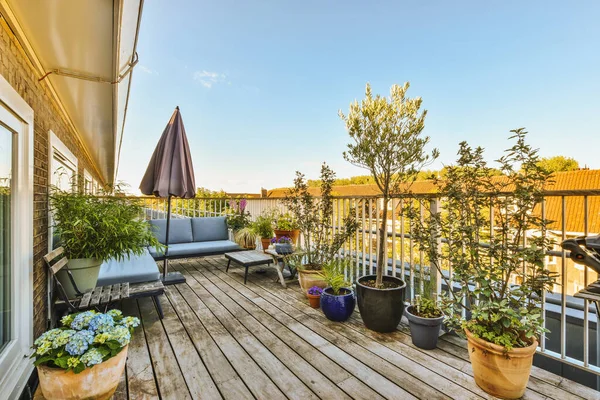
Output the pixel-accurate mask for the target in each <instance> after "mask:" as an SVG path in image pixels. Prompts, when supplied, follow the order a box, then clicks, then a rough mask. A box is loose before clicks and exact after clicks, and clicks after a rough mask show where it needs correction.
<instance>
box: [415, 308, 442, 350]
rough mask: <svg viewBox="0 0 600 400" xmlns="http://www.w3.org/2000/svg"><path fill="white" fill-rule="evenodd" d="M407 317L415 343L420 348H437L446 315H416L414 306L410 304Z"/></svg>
mask: <svg viewBox="0 0 600 400" xmlns="http://www.w3.org/2000/svg"><path fill="white" fill-rule="evenodd" d="M406 318H408V322H409V326H410V336H411V338H412V342H413V344H414V345H415V346H417V347H418V348H420V349H425V350H432V349H435V348H436V346H437V342H438V337H439V335H440V327H441V326H442V322H443V321H444V316H443V315H442V316H441V317H438V318H421V317H419V316H417V315H414V314H413V306H409V307H408V308H407V309H406Z"/></svg>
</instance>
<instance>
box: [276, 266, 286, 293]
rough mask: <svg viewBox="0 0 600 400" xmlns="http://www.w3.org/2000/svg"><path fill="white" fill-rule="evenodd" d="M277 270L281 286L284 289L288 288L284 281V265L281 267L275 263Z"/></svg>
mask: <svg viewBox="0 0 600 400" xmlns="http://www.w3.org/2000/svg"><path fill="white" fill-rule="evenodd" d="M274 264H275V269H276V270H277V275H279V282H280V283H281V286H283V287H284V288H287V286H286V284H285V279H283V265H282V266H281V267H280V266H279V265H280V264H279V262H275V263H274Z"/></svg>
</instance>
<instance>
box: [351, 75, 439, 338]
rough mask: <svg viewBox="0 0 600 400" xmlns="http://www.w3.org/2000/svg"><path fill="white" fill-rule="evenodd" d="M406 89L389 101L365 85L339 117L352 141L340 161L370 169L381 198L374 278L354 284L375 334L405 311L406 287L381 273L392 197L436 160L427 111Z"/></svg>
mask: <svg viewBox="0 0 600 400" xmlns="http://www.w3.org/2000/svg"><path fill="white" fill-rule="evenodd" d="M408 88H409V84H408V82H407V83H405V84H404V85H403V86H398V85H393V86H392V88H391V98H390V99H389V101H388V99H387V98H386V97H381V96H379V95H377V96H375V97H373V95H372V94H371V86H370V85H369V84H367V87H366V96H365V99H364V100H363V101H362V102H361V103H360V104H359V103H358V102H357V101H355V102H354V103H352V104H350V112H349V113H348V116H346V115H344V114H343V113H342V112H341V111H340V112H339V114H340V117H341V118H342V119H343V120H344V122H345V123H346V129H347V130H348V134H349V135H350V138H351V139H352V140H353V143H351V144H348V151H347V152H344V158H345V159H346V160H347V161H349V162H350V163H352V164H354V165H356V166H359V167H362V168H365V169H368V170H369V171H370V172H371V174H372V175H373V179H374V181H375V183H376V184H377V187H378V188H379V190H380V191H381V194H382V197H383V199H382V200H383V201H382V205H381V206H382V207H381V210H382V212H381V226H380V227H379V236H378V239H379V243H378V248H379V251H378V254H377V268H376V274H375V275H372V274H369V275H365V276H362V277H360V278H359V279H358V281H357V283H356V295H357V299H358V308H359V309H360V316H361V318H362V320H363V322H364V323H365V326H366V327H367V328H369V329H372V330H374V331H377V332H391V331H394V330H395V329H396V327H397V326H398V323H399V322H400V319H401V318H402V312H403V311H404V290H405V288H406V283H405V282H404V281H403V280H402V279H400V278H396V277H393V276H386V275H384V274H383V270H384V269H386V268H387V265H388V264H387V261H388V256H387V254H385V249H386V243H387V239H388V238H387V224H388V205H389V200H390V197H391V196H393V195H398V194H400V193H402V192H407V191H408V188H409V186H410V183H412V182H413V181H414V180H415V179H416V177H417V174H418V173H419V171H420V170H421V169H422V168H423V167H424V166H426V165H427V164H429V163H430V162H432V161H433V160H434V159H436V158H437V156H438V151H437V150H436V149H434V150H433V151H432V152H431V154H426V152H425V146H426V145H427V144H428V142H429V137H428V136H422V135H421V133H422V131H423V128H424V126H425V115H426V114H427V111H423V112H421V113H420V112H419V109H420V107H421V98H420V97H418V98H414V99H411V98H407V97H406V91H407V90H408ZM392 212H396V211H395V210H392ZM394 229H395V227H394Z"/></svg>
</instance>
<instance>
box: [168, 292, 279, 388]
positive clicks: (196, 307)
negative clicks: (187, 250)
mask: <svg viewBox="0 0 600 400" xmlns="http://www.w3.org/2000/svg"><path fill="white" fill-rule="evenodd" d="M177 289H178V290H179V291H180V293H181V295H182V296H183V297H184V298H185V301H186V302H187V303H188V304H189V305H190V307H191V308H192V310H193V311H194V312H195V313H196V315H197V316H198V318H199V319H200V320H201V321H202V323H203V325H204V326H205V328H206V330H207V331H208V333H209V334H210V335H211V336H212V338H213V340H214V341H215V342H216V343H217V345H218V346H219V348H220V349H221V351H222V352H223V354H225V356H226V357H227V359H228V360H229V362H230V363H231V365H232V366H233V367H234V369H235V370H236V372H237V373H238V375H239V376H240V377H241V378H242V379H243V380H244V382H245V383H246V386H248V388H249V389H250V391H251V392H252V394H253V395H254V396H256V397H257V398H265V399H267V398H268V399H284V398H285V395H284V394H283V393H282V392H281V391H280V390H279V389H278V388H277V386H276V385H275V384H274V383H273V382H272V381H271V379H269V377H268V376H267V375H266V374H265V373H264V372H263V371H262V370H261V369H260V367H259V366H258V365H257V364H256V363H255V362H254V360H253V359H252V358H251V357H250V356H249V355H248V354H247V353H246V352H245V351H244V349H243V348H242V347H241V346H240V344H239V343H238V342H237V341H236V340H235V338H233V337H232V336H231V334H230V333H229V332H228V331H227V329H226V328H225V327H224V326H223V325H222V324H221V323H220V322H219V321H218V319H217V318H216V317H215V316H214V315H213V313H212V312H211V310H210V309H209V308H208V307H207V306H206V305H205V303H204V302H203V301H202V295H198V294H195V293H194V291H193V290H192V289H191V288H190V286H189V285H188V284H186V285H180V286H179V287H178V288H177Z"/></svg>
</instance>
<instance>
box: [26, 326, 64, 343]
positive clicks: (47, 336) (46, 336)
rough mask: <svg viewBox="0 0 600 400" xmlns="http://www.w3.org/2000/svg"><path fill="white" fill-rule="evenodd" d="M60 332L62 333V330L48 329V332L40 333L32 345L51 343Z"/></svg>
mask: <svg viewBox="0 0 600 400" xmlns="http://www.w3.org/2000/svg"><path fill="white" fill-rule="evenodd" d="M60 332H62V329H58V328H54V329H50V330H49V331H46V332H44V333H42V334H41V335H40V337H39V338H37V339H35V342H33V344H35V345H36V346H40V345H41V344H42V343H44V342H52V341H53V340H54V339H55V338H56V336H58V334H59V333H60Z"/></svg>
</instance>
